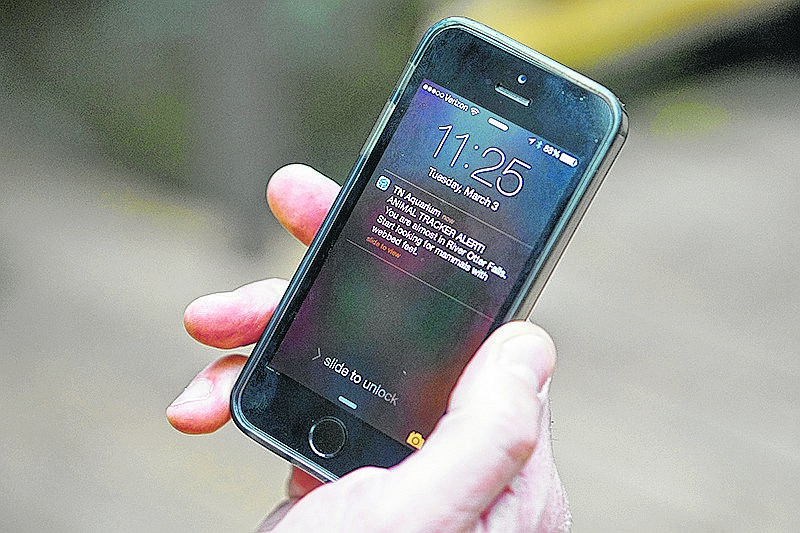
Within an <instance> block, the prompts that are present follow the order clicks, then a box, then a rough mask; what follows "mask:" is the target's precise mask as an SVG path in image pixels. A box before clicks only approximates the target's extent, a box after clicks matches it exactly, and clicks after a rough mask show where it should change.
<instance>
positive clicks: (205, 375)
mask: <svg viewBox="0 0 800 533" xmlns="http://www.w3.org/2000/svg"><path fill="white" fill-rule="evenodd" d="M338 190H339V187H338V186H337V185H336V184H335V183H334V182H333V181H331V180H329V179H328V178H326V177H325V176H323V175H321V174H319V173H318V172H316V171H314V170H313V169H311V168H309V167H306V166H302V165H290V166H287V167H284V168H282V169H280V170H279V171H278V172H276V173H275V175H274V176H273V177H272V179H271V180H270V182H269V187H268V189H267V201H268V203H269V206H270V209H271V210H272V212H273V213H274V214H275V216H276V217H277V218H278V220H279V221H280V222H281V224H283V225H284V226H285V227H286V229H287V230H288V231H289V232H290V233H291V234H292V235H294V236H295V237H297V238H298V239H299V240H300V241H301V242H303V243H304V244H306V245H307V244H308V243H309V242H310V241H311V239H312V238H313V236H314V234H315V233H316V231H317V229H318V228H319V226H320V224H321V222H322V220H323V218H324V217H325V214H326V213H327V211H328V209H329V208H330V205H331V203H332V202H333V200H334V198H335V197H336V194H337V193H338ZM285 288H286V282H285V281H283V280H277V279H270V280H264V281H259V282H256V283H252V284H250V285H246V286H244V287H241V288H239V289H236V290H234V291H232V292H226V293H218V294H211V295H208V296H203V297H201V298H198V299H197V300H195V301H194V302H192V303H191V304H190V305H189V307H188V308H187V309H186V312H185V315H184V323H185V325H186V330H187V331H188V332H189V334H190V335H191V336H192V337H194V338H195V339H197V340H198V341H200V342H202V343H203V344H206V345H209V346H213V347H217V348H224V349H231V348H236V347H240V346H245V345H247V344H252V343H253V342H255V341H256V340H257V339H258V337H259V335H260V332H261V331H262V330H263V329H264V326H265V325H266V322H267V320H269V317H270V316H271V314H272V312H273V310H274V308H275V305H276V304H277V303H278V301H279V299H280V297H281V294H282V293H283V291H284V290H285ZM555 358H556V350H555V346H554V345H553V341H552V340H551V339H550V337H549V336H548V335H547V333H546V332H545V331H544V330H542V329H541V328H539V327H537V326H535V325H533V324H530V323H528V322H512V323H509V324H506V325H504V326H502V327H500V328H498V329H497V330H496V331H495V332H494V333H493V334H492V335H491V336H490V337H489V338H488V339H487V340H486V341H485V342H484V343H483V345H482V346H481V348H480V349H479V350H478V352H477V353H476V354H475V356H474V358H473V359H472V360H471V362H470V363H469V365H467V367H466V369H465V370H464V372H463V374H462V376H461V378H460V379H459V381H458V383H457V385H456V387H455V389H454V390H453V392H452V394H451V396H450V401H449V404H448V410H447V413H446V414H445V415H444V417H442V419H441V420H440V421H439V424H438V425H437V426H436V429H435V430H434V431H433V432H432V433H431V434H430V435H429V437H428V438H427V440H426V441H425V446H424V447H423V448H422V449H421V450H420V451H418V452H416V453H414V454H412V455H411V456H410V457H408V458H407V459H406V460H405V461H403V462H402V463H400V464H399V465H397V466H395V467H393V468H390V469H381V468H374V467H372V468H361V469H359V470H356V471H354V472H351V473H350V474H348V475H346V476H344V477H342V478H341V479H339V480H338V481H335V482H333V483H326V484H322V483H320V482H319V481H317V480H316V479H314V478H313V477H311V476H310V475H308V474H306V473H304V472H303V471H301V470H298V469H296V468H292V473H291V477H290V480H289V484H288V499H287V501H286V502H284V503H283V504H282V505H280V506H279V507H278V508H277V509H275V510H274V511H273V512H272V513H271V514H270V515H269V516H268V517H267V518H266V519H265V520H264V522H263V523H262V524H261V526H260V528H259V531H370V532H372V531H375V532H378V531H396V530H398V529H400V530H402V531H411V532H415V531H420V532H422V531H425V532H428V531H440V532H466V531H475V532H488V531H496V532H504V533H506V532H515V531H519V532H522V531H525V532H528V531H534V532H536V531H541V532H553V531H568V530H569V527H570V524H571V518H570V513H569V506H568V504H567V500H566V497H565V493H564V489H563V486H562V484H561V481H560V479H559V476H558V472H557V470H556V467H555V462H554V460H553V454H552V443H551V436H550V411H549V401H548V397H547V390H548V387H549V384H550V380H551V378H552V375H553V370H554V366H555ZM245 360H246V358H245V357H244V356H241V355H227V356H225V357H222V358H220V359H218V360H217V361H214V362H213V363H211V364H210V365H209V366H207V367H206V368H205V369H203V370H202V371H201V372H200V374H198V375H197V377H195V378H194V379H193V380H192V382H191V383H190V384H189V385H188V386H187V388H186V390H185V391H184V392H183V393H182V394H181V395H180V396H179V397H178V398H177V399H176V400H175V401H174V402H173V403H172V404H171V405H170V406H169V407H168V408H167V418H168V420H169V421H170V423H171V424H172V425H173V426H174V427H175V428H176V429H178V430H179V431H182V432H184V433H192V434H198V433H210V432H213V431H215V430H217V429H219V428H220V427H222V426H223V425H224V424H225V423H227V422H228V421H229V420H230V412H229V400H230V392H231V388H232V387H233V383H234V382H235V380H236V378H237V376H238V375H239V372H240V371H241V368H242V365H243V364H244V362H245Z"/></svg>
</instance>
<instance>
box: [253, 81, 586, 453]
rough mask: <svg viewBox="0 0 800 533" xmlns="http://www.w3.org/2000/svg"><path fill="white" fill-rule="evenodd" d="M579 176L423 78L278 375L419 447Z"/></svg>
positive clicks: (572, 165)
mask: <svg viewBox="0 0 800 533" xmlns="http://www.w3.org/2000/svg"><path fill="white" fill-rule="evenodd" d="M581 167H582V165H581V161H579V159H578V157H577V156H576V155H573V154H571V153H568V152H567V151H565V150H564V149H563V148H562V147H560V146H558V145H557V144H555V143H553V142H551V141H549V140H548V139H546V138H542V137H541V136H540V135H539V133H537V132H535V131H528V130H526V129H524V128H523V127H521V126H519V125H517V124H514V123H513V122H510V121H509V120H508V119H507V118H503V117H502V116H499V115H497V114H493V113H492V112H491V111H490V110H488V109H486V108H484V107H481V106H480V105H478V104H476V103H475V102H472V101H470V100H468V99H466V98H465V97H464V96H462V95H460V94H456V93H455V92H453V91H452V90H450V89H449V88H447V87H442V86H439V85H437V84H436V83H433V82H432V81H430V80H428V79H424V80H422V82H421V83H419V85H418V86H417V89H416V92H415V93H414V95H413V98H412V99H411V100H410V102H409V104H408V109H407V110H406V112H405V114H404V115H403V117H402V119H401V121H400V123H399V125H398V126H397V128H396V130H395V132H394V134H393V135H392V137H391V138H390V139H389V141H388V143H387V144H386V148H385V150H384V151H383V153H382V155H381V157H380V160H379V162H378V164H377V165H376V166H375V170H374V172H373V173H372V175H371V176H370V177H369V181H368V183H367V185H366V187H365V188H364V189H363V191H362V192H361V193H360V196H359V197H358V199H357V201H356V203H355V207H354V210H353V212H352V214H351V216H350V217H349V219H348V220H347V222H346V223H345V224H344V226H343V228H342V230H341V232H340V233H339V234H338V236H337V237H336V240H335V242H334V243H333V244H332V245H331V246H330V247H329V248H328V249H327V257H326V259H325V261H324V263H323V265H322V266H321V269H320V270H319V272H318V274H317V276H316V278H315V279H314V281H313V284H312V285H311V287H310V289H309V292H308V294H307V296H306V297H305V299H304V301H303V303H302V305H301V306H300V307H299V309H298V310H297V313H296V315H295V316H294V319H293V321H292V322H291V324H290V325H289V326H288V329H287V330H286V331H285V335H284V336H283V339H282V341H281V342H280V344H279V345H278V346H277V349H276V351H275V353H274V356H273V357H272V359H271V361H270V363H269V365H270V367H272V368H273V369H274V370H277V371H278V372H280V373H281V374H284V375H285V376H288V377H289V378H291V379H293V380H295V381H297V382H299V383H300V384H302V385H303V386H305V387H307V388H309V389H311V390H312V391H314V392H316V393H317V394H319V395H320V396H322V397H324V398H326V399H327V400H329V401H330V402H332V403H334V404H336V405H338V406H339V407H340V408H343V409H345V410H347V411H348V412H350V413H352V414H353V415H354V416H356V417H358V418H360V419H361V420H363V421H364V422H366V423H367V424H369V425H371V426H373V427H374V428H376V429H377V430H379V431H381V432H383V433H384V434H386V435H388V436H389V437H391V438H393V439H395V440H396V441H398V442H401V443H406V442H407V441H408V442H410V443H409V444H408V446H412V445H414V446H418V445H419V443H421V442H422V440H421V439H424V437H426V436H427V435H428V434H430V432H431V430H432V429H433V427H434V426H435V424H436V422H437V421H438V420H439V418H440V417H441V416H442V414H443V413H444V410H445V408H446V405H447V400H448V397H449V394H450V391H451V389H452V387H453V386H454V385H455V382H456V380H457V379H458V376H459V375H460V373H461V372H462V370H463V368H464V366H465V365H466V364H467V362H468V360H469V359H470V358H471V357H472V355H473V354H474V353H475V351H476V350H477V348H478V347H479V345H480V343H481V342H482V341H483V339H485V337H486V336H487V335H488V334H489V333H490V331H491V330H492V329H493V328H494V327H496V326H497V325H498V324H499V322H500V321H501V320H502V319H503V317H504V316H505V314H506V312H507V311H508V308H509V306H510V305H511V303H512V301H513V298H514V296H515V295H516V293H517V292H518V290H519V287H520V286H521V284H523V283H524V281H525V279H526V275H527V273H528V272H529V271H530V269H531V268H532V267H533V262H534V261H535V260H536V258H537V256H538V255H539V253H538V252H539V251H540V249H541V248H542V247H543V246H544V244H545V242H546V240H547V238H548V236H549V234H550V233H551V231H552V228H553V225H554V224H555V223H556V222H557V220H558V217H559V215H560V213H561V211H562V210H563V206H564V203H565V202H567V201H568V200H569V198H570V196H571V194H572V192H573V191H574V189H575V187H576V186H577V184H578V182H579V181H580V177H581V174H580V172H579V169H580V168H581ZM410 435H412V436H413V435H417V436H418V437H420V439H418V440H416V441H415V440H410V441H409V436H410Z"/></svg>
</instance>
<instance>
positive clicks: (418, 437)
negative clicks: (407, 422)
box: [406, 431, 425, 450]
mask: <svg viewBox="0 0 800 533" xmlns="http://www.w3.org/2000/svg"><path fill="white" fill-rule="evenodd" d="M406 443H407V444H410V445H411V446H413V447H414V448H416V449H418V450H419V449H420V448H422V445H423V444H425V439H424V438H423V437H422V434H421V433H420V432H419V431H412V432H411V433H409V434H408V437H406Z"/></svg>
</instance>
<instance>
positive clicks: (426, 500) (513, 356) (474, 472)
mask: <svg viewBox="0 0 800 533" xmlns="http://www.w3.org/2000/svg"><path fill="white" fill-rule="evenodd" d="M555 355H556V354H555V346H554V345H553V341H552V340H551V339H550V337H549V336H548V335H547V333H546V332H545V331H544V330H542V329H541V328H539V327H537V326H534V325H533V324H531V323H529V322H512V323H509V324H506V325H504V326H502V327H500V328H498V329H497V330H496V331H495V332H494V333H493V334H492V335H491V336H490V337H489V338H488V339H487V340H486V342H484V344H483V345H482V346H481V348H480V349H479V350H478V352H477V353H476V354H475V357H474V358H473V359H472V361H471V362H470V363H469V365H468V366H467V368H466V369H465V370H464V373H463V374H462V376H461V378H460V379H459V381H458V383H457V385H456V387H455V389H454V390H453V393H452V394H451V396H450V403H449V407H448V411H447V413H446V414H445V416H444V417H442V419H441V420H440V421H439V424H438V425H437V427H436V429H435V430H434V431H433V432H432V433H431V435H430V437H429V438H428V439H427V441H426V442H425V445H424V447H423V448H422V449H421V450H420V451H419V452H417V453H415V454H413V455H412V456H411V457H409V458H408V459H407V460H406V461H404V462H403V463H401V464H400V465H398V466H397V467H395V468H394V476H393V477H395V479H394V481H395V482H398V483H399V486H398V488H399V490H401V491H404V492H406V494H414V495H416V499H417V500H418V501H416V502H415V503H416V506H412V507H410V508H414V509H416V510H417V511H416V512H415V513H414V514H415V516H417V517H420V518H422V517H425V518H426V522H427V519H428V518H434V517H439V520H441V522H438V523H437V520H436V518H434V522H433V523H428V524H427V527H428V528H429V529H436V530H438V528H440V527H441V526H444V525H445V523H444V522H445V521H446V525H447V526H448V528H453V529H455V530H458V529H459V525H457V524H453V518H454V517H459V520H463V523H462V524H460V525H461V526H463V527H467V526H468V525H469V524H472V523H475V521H477V520H478V519H479V518H480V517H481V515H482V513H484V512H485V511H486V510H487V509H488V508H489V507H490V506H491V505H492V503H493V502H494V501H495V500H496V499H497V497H498V495H500V493H501V492H503V491H504V490H505V489H506V487H507V486H508V485H509V483H510V482H511V481H512V480H513V479H514V477H515V476H516V475H517V474H518V473H519V472H520V470H521V469H522V468H523V466H524V465H525V463H526V462H527V461H528V459H529V458H530V457H531V454H532V453H533V452H534V450H535V449H536V446H537V442H538V439H539V436H540V427H541V426H540V419H541V416H542V411H543V407H542V402H541V401H540V399H539V393H540V392H541V391H542V389H544V388H546V386H547V384H548V383H549V380H550V377H551V376H552V374H553V368H554V366H555ZM454 511H455V512H454Z"/></svg>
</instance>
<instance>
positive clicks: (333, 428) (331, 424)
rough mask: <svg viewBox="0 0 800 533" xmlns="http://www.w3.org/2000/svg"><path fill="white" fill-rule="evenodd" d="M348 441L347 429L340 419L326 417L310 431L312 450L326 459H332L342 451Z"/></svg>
mask: <svg viewBox="0 0 800 533" xmlns="http://www.w3.org/2000/svg"><path fill="white" fill-rule="evenodd" d="M346 441H347V429H346V428H345V427H344V424H343V423H342V421H341V420H339V419H338V418H334V417H332V416H326V417H325V418H322V419H320V420H317V421H316V422H314V424H313V425H312V426H311V429H310V430H308V444H310V445H311V450H312V451H313V452H314V453H315V454H317V455H319V456H320V457H323V458H325V459H330V458H331V457H333V456H335V455H336V454H337V453H339V452H340V451H342V448H344V443H345V442H346Z"/></svg>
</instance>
